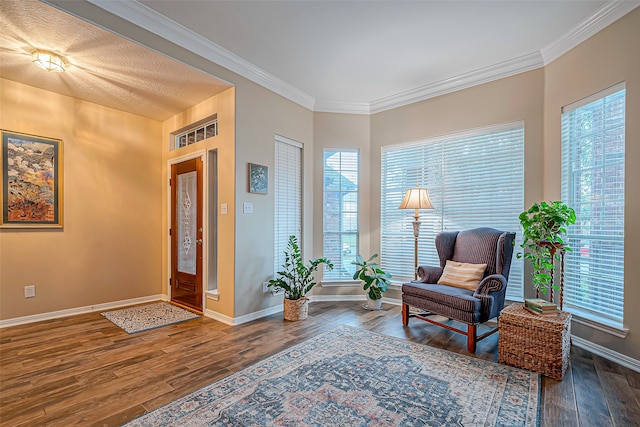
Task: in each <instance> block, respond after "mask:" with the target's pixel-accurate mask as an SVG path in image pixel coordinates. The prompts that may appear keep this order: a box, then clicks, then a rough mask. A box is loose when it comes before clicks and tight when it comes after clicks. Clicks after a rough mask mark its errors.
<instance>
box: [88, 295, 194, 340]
mask: <svg viewBox="0 0 640 427" xmlns="http://www.w3.org/2000/svg"><path fill="white" fill-rule="evenodd" d="M100 314H101V315H103V316H104V317H106V318H107V319H108V320H110V321H111V322H113V323H114V324H116V326H119V327H120V328H122V329H124V330H125V332H127V333H129V334H135V333H136V332H142V331H147V330H149V329H155V328H160V327H162V326H167V325H172V324H174V323H180V322H184V321H185V320H191V319H196V318H198V317H200V316H199V315H197V314H195V313H192V312H190V311H189V310H185V309H182V308H180V307H176V306H175V305H171V304H168V303H166V302H158V303H154V304H146V305H137V306H135V307H129V308H123V309H121V310H113V311H107V312H104V313H100Z"/></svg>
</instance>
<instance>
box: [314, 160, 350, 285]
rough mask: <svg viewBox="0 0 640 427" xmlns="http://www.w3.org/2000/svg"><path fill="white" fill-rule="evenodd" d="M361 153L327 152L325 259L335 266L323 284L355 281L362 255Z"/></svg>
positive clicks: (323, 220)
mask: <svg viewBox="0 0 640 427" xmlns="http://www.w3.org/2000/svg"><path fill="white" fill-rule="evenodd" d="M358 157H359V152H358V150H353V149H341V150H330V149H325V150H324V162H323V165H324V166H323V170H324V173H323V187H322V193H323V196H322V198H323V200H322V202H323V203H322V206H323V207H322V227H323V228H322V231H323V239H322V255H323V257H325V258H328V259H330V260H331V262H332V263H333V270H328V269H326V268H325V269H324V274H323V280H325V281H326V280H352V279H353V273H355V270H356V268H355V267H356V266H355V265H353V264H351V262H352V261H353V260H354V259H355V258H356V255H358Z"/></svg>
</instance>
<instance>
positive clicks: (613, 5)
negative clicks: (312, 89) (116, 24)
mask: <svg viewBox="0 0 640 427" xmlns="http://www.w3.org/2000/svg"><path fill="white" fill-rule="evenodd" d="M44 1H45V2H46V1H47V0H44ZM87 1H88V2H89V3H91V4H93V5H95V6H97V7H99V8H101V9H103V10H105V11H107V12H109V13H112V14H113V15H116V16H118V17H120V18H122V19H124V20H126V21H128V22H130V23H132V24H135V25H137V26H139V27H141V28H143V29H145V30H147V31H149V32H151V33H153V34H155V35H157V36H160V37H162V38H164V39H165V40H167V41H169V42H172V43H175V44H177V45H179V46H181V47H183V48H185V49H187V50H189V51H191V52H192V53H195V54H197V55H199V56H201V57H203V58H205V59H207V60H209V61H211V62H213V63H215V64H218V65H220V66H222V67H224V68H227V69H228V70H230V71H233V72H234V73H236V74H238V75H240V76H242V77H244V78H247V79H249V80H251V81H253V82H254V83H256V84H259V85H260V86H263V87H265V88H267V89H269V90H271V91H273V92H275V93H277V94H279V95H281V96H283V97H285V98H287V99H289V100H291V101H293V102H295V103H297V104H299V105H301V106H303V107H305V108H307V109H309V110H311V111H315V112H329V113H346V114H375V113H379V112H382V111H386V110H390V109H393V108H398V107H402V106H405V105H408V104H412V103H414V102H419V101H424V100H426V99H430V98H434V97H437V96H440V95H444V94H447V93H451V92H455V91H458V90H462V89H467V88H469V87H473V86H476V85H480V84H483V83H488V82H491V81H494V80H498V79H501V78H505V77H509V76H513V75H516V74H519V73H523V72H526V71H530V70H534V69H537V68H540V67H544V66H545V65H547V64H549V63H551V62H552V61H554V60H555V59H557V58H558V57H560V56H561V55H563V54H564V53H566V52H567V51H569V50H571V49H573V48H574V47H576V46H577V45H579V44H580V43H582V42H583V41H585V40H586V39H588V38H589V37H591V36H593V35H594V34H596V33H597V32H599V31H601V30H602V29H604V28H605V27H607V26H608V25H610V24H612V23H613V22H615V21H616V20H618V19H620V18H621V17H622V16H624V15H626V14H627V13H629V12H631V11H632V10H633V9H635V8H637V7H638V6H640V1H638V0H634V1H617V0H614V1H610V2H607V3H606V4H605V5H604V6H602V7H601V8H600V9H599V10H598V11H597V12H596V13H595V14H594V15H593V16H591V17H589V18H588V19H586V20H585V21H584V22H583V23H582V24H580V25H578V26H576V27H575V28H573V29H572V30H570V31H569V32H568V33H566V34H565V35H564V36H562V37H561V38H560V39H558V40H556V41H554V42H553V43H551V44H550V45H548V46H547V47H545V48H543V49H542V50H541V51H538V52H533V53H530V54H527V55H523V56H521V57H518V58H514V59H510V60H507V61H503V62H500V63H498V64H493V65H490V66H488V67H484V68H480V69H477V70H474V71H471V72H468V73H464V74H460V75H458V76H454V77H451V78H448V79H445V80H441V81H439V82H435V83H430V84H428V85H424V86H420V87H417V88H414V89H409V90H406V91H403V92H400V93H397V94H394V95H391V96H388V97H385V98H380V99H377V100H373V101H371V102H369V103H367V102H343V101H332V100H316V99H315V98H314V97H312V96H311V95H309V94H307V93H306V92H303V91H302V90H300V89H298V88H296V87H294V86H292V85H290V84H288V83H286V82H284V81H283V80H280V79H279V78H277V77H276V76H274V75H272V74H270V73H268V72H266V71H264V70H262V69H261V68H259V67H257V66H256V65H255V64H252V63H251V62H249V61H247V60H245V59H243V58H241V57H239V56H237V55H235V54H234V53H232V52H230V51H228V50H226V49H224V48H223V47H221V46H219V45H217V44H215V43H213V42H212V41H210V40H208V39H206V38H204V37H202V36H201V35H199V34H197V33H195V32H194V31H192V30H190V29H188V28H186V27H184V26H182V25H180V24H178V23H177V22H175V21H172V20H171V19H169V18H167V17H166V16H164V15H162V14H160V13H158V12H156V11H154V10H153V9H151V8H149V7H147V6H145V5H143V4H141V3H139V2H137V1H125V0H87Z"/></svg>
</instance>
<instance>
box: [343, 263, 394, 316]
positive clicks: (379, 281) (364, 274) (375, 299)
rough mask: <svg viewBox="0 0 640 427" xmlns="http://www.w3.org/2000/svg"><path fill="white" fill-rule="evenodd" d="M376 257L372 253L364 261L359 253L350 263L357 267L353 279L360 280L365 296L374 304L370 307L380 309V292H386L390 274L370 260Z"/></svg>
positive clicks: (389, 283)
mask: <svg viewBox="0 0 640 427" xmlns="http://www.w3.org/2000/svg"><path fill="white" fill-rule="evenodd" d="M377 257H378V254H374V255H373V256H372V257H371V258H369V259H368V260H366V261H365V259H364V258H363V257H362V256H361V255H358V256H356V259H355V261H353V262H352V263H351V264H354V265H356V267H357V268H356V272H355V273H354V274H353V280H358V279H359V280H362V282H363V284H362V289H364V290H365V291H366V292H367V297H368V298H369V300H370V301H371V302H372V304H373V305H374V306H373V307H370V308H375V309H380V307H381V303H382V293H383V292H386V290H387V288H388V287H389V285H391V280H390V279H391V274H389V273H385V272H384V271H383V270H382V269H381V268H380V266H379V265H378V264H377V263H375V262H372V261H373V260H374V259H376V258H377Z"/></svg>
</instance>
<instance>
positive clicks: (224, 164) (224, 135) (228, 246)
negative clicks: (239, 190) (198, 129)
mask: <svg viewBox="0 0 640 427" xmlns="http://www.w3.org/2000/svg"><path fill="white" fill-rule="evenodd" d="M213 114H217V117H218V135H217V136H215V137H213V138H208V139H205V140H204V141H200V142H197V143H195V144H192V145H189V146H187V147H184V148H181V149H179V150H170V147H171V144H172V141H171V138H170V134H171V133H172V132H175V131H177V130H178V129H181V128H183V127H185V126H188V125H190V124H192V123H195V122H198V121H199V120H202V119H204V118H207V117H209V116H211V115H213ZM212 150H214V151H215V152H216V153H217V157H218V159H217V165H218V173H217V176H208V175H207V172H206V171H207V168H208V166H207V162H208V161H209V157H208V155H207V153H208V152H209V151H212ZM162 153H163V154H162V176H163V179H162V206H163V209H162V230H163V231H162V265H163V268H162V283H163V284H164V286H163V290H164V293H165V294H167V295H169V269H170V262H169V241H170V238H169V234H168V230H169V216H168V209H169V200H170V199H169V187H168V180H169V178H170V176H169V175H170V173H171V169H170V167H169V161H170V160H172V159H181V160H186V158H185V157H194V156H198V155H199V154H200V153H204V161H205V164H204V167H203V168H204V170H205V173H204V178H203V179H204V180H206V182H205V184H204V187H205V188H204V194H203V196H204V199H205V201H206V203H207V209H206V211H205V216H204V221H205V223H206V224H205V230H207V231H208V230H209V229H210V228H211V227H217V231H218V238H217V247H215V246H213V247H212V246H210V242H209V240H208V239H207V237H206V235H205V238H204V241H205V243H204V245H205V246H206V247H207V248H208V249H210V250H211V251H214V250H215V251H217V265H215V267H214V268H213V269H209V270H208V273H206V275H207V277H210V276H216V277H217V284H218V292H219V294H220V299H219V300H217V301H214V300H212V299H206V300H205V301H206V308H208V309H210V310H213V311H216V312H218V313H220V314H222V315H224V316H229V317H233V311H234V310H233V299H234V281H235V271H234V268H233V266H234V265H235V250H234V248H235V234H234V230H235V214H236V212H235V209H234V206H235V203H234V201H235V179H234V177H235V175H236V170H235V89H234V88H230V89H227V90H226V91H224V92H223V93H221V94H218V95H216V96H213V97H211V98H209V99H208V100H206V101H204V102H201V103H200V104H198V105H195V106H193V107H191V108H189V109H187V110H186V111H184V112H182V113H181V114H179V115H176V116H174V117H172V118H170V119H168V120H166V121H164V122H163V123H162ZM216 183H217V186H218V190H217V191H218V205H217V206H216V204H215V203H214V202H215V201H213V200H209V199H208V196H207V194H208V191H207V190H208V187H209V186H211V185H216ZM220 203H227V204H228V214H227V215H217V223H214V222H209V221H207V218H209V217H211V216H212V214H213V212H215V211H217V212H218V213H219V212H220V210H219V204H220ZM207 231H205V232H207ZM206 258H207V255H206V254H205V259H204V260H203V264H204V265H205V266H206V265H207V264H208V263H207V261H206ZM205 268H206V267H205ZM207 277H205V278H204V280H205V283H204V288H205V289H207V287H208V283H207V282H208V281H209V280H207Z"/></svg>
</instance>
